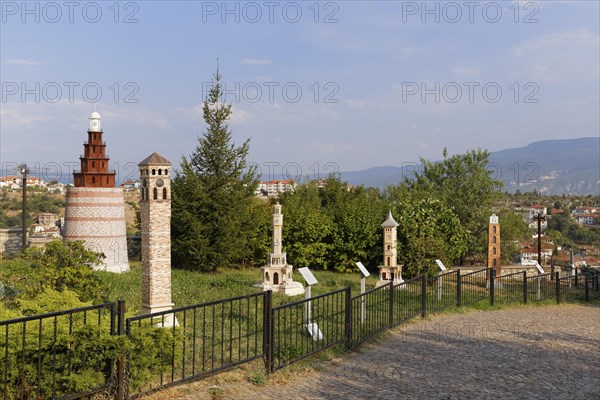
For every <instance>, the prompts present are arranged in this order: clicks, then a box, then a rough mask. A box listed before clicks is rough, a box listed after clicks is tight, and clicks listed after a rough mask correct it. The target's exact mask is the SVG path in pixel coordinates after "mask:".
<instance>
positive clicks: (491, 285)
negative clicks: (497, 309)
mask: <svg viewBox="0 0 600 400" xmlns="http://www.w3.org/2000/svg"><path fill="white" fill-rule="evenodd" d="M494 278H496V271H494V269H490V305H492V306H493V305H494V289H495V286H496V285H495V282H494Z"/></svg>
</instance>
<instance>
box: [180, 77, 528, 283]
mask: <svg viewBox="0 0 600 400" xmlns="http://www.w3.org/2000/svg"><path fill="white" fill-rule="evenodd" d="M222 95H223V88H222V84H221V76H220V74H219V72H218V71H217V73H216V74H215V75H214V81H213V86H212V88H211V90H210V91H209V93H208V95H207V98H206V100H205V102H204V104H203V116H204V121H205V122H206V125H207V129H206V131H205V132H204V133H203V134H202V135H201V136H199V137H198V144H197V146H196V148H195V150H194V151H193V152H192V154H191V155H189V156H182V159H181V169H180V170H179V171H177V173H176V176H175V178H174V179H173V182H172V188H173V189H172V190H173V197H172V224H171V226H172V228H171V232H172V255H173V264H174V266H175V267H179V268H186V269H191V270H198V271H216V270H217V269H219V268H221V267H239V266H259V265H262V264H264V263H265V261H266V257H267V254H268V252H269V249H270V234H271V229H272V228H271V217H270V214H271V206H272V204H273V201H274V200H271V201H270V202H264V201H261V200H260V199H258V198H256V197H255V196H254V190H255V189H256V187H257V184H258V181H259V176H258V175H257V171H256V169H255V168H254V167H253V166H251V165H250V164H249V163H248V162H247V161H246V158H247V156H248V152H249V146H250V145H249V140H246V141H245V142H244V143H242V144H241V145H239V146H236V145H235V144H234V143H233V139H232V135H231V130H230V128H229V125H228V120H229V118H230V117H231V114H232V109H231V104H224V103H223V102H222V101H221V98H222ZM488 158H489V153H488V152H487V151H485V150H471V151H468V152H467V153H465V154H459V155H452V156H449V155H448V154H447V152H446V150H444V153H443V160H442V161H440V162H431V161H429V160H425V159H422V160H421V162H422V163H423V166H424V167H423V170H422V171H421V172H420V173H418V174H417V175H416V177H415V179H412V180H408V179H405V180H404V181H403V182H401V183H399V184H398V185H393V186H388V187H386V188H385V189H384V190H379V189H375V188H365V187H350V186H349V185H348V184H347V183H345V182H342V181H341V179H340V177H339V175H335V174H332V175H330V176H329V177H328V178H327V179H326V180H325V181H324V185H317V182H314V181H308V182H306V183H304V184H301V185H299V186H298V187H297V188H296V189H295V190H294V191H293V192H286V193H283V194H281V195H280V196H279V199H278V201H279V202H280V203H281V204H282V206H283V213H284V227H283V235H284V237H283V240H284V250H285V251H286V252H287V255H288V261H289V262H290V263H291V264H293V265H294V266H296V267H311V268H316V269H326V270H332V271H349V270H352V269H354V268H355V262H357V261H361V262H363V264H365V265H367V266H369V267H370V268H372V269H374V268H375V267H376V266H377V265H379V263H380V260H381V258H382V255H383V244H382V229H381V226H380V225H381V223H382V222H383V221H384V219H385V217H386V216H387V213H388V210H391V211H392V213H393V215H394V217H395V218H396V220H397V222H398V223H399V227H398V258H399V262H400V263H402V264H404V265H405V267H404V268H405V273H406V274H407V276H411V275H417V274H420V273H423V272H430V273H433V271H434V270H435V262H434V260H435V259H436V258H439V259H441V260H443V261H444V262H445V263H448V264H465V263H485V257H486V254H487V226H488V222H489V216H490V215H491V214H492V212H493V211H494V207H495V205H496V204H497V202H498V200H499V199H500V198H501V197H502V191H501V189H502V182H501V181H498V180H494V179H493V178H492V173H491V172H490V171H489V170H488V169H487V164H488ZM322 183H323V182H322ZM498 212H500V218H501V224H502V222H503V220H506V221H507V222H509V225H508V226H507V229H506V230H505V231H502V230H501V232H502V233H503V234H502V239H503V242H504V243H506V249H505V250H506V254H505V257H506V258H507V259H508V258H509V257H511V255H512V254H514V249H511V246H513V247H514V240H515V239H518V238H519V237H523V236H524V235H526V234H527V227H526V225H524V222H523V220H522V218H521V217H520V215H516V214H513V213H512V212H511V211H510V210H508V209H503V210H498ZM523 226H525V228H523ZM504 232H506V233H504ZM503 250H504V249H503ZM503 254H504V253H503Z"/></svg>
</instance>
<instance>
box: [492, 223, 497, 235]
mask: <svg viewBox="0 0 600 400" xmlns="http://www.w3.org/2000/svg"><path fill="white" fill-rule="evenodd" d="M492 232H494V233H496V226H495V225H494V226H492Z"/></svg>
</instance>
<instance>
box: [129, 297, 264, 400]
mask: <svg viewBox="0 0 600 400" xmlns="http://www.w3.org/2000/svg"><path fill="white" fill-rule="evenodd" d="M265 293H266V292H262V293H257V294H251V295H247V296H240V297H235V298H231V299H227V300H220V301H213V302H210V303H204V304H198V305H194V306H188V307H180V308H176V309H173V310H169V311H163V312H159V313H153V314H148V315H139V316H136V317H132V318H128V319H127V320H126V328H125V333H126V335H127V336H129V337H130V338H131V340H132V341H133V342H134V344H136V345H139V347H140V350H142V351H145V352H148V351H150V349H156V350H157V353H156V355H155V356H156V358H155V359H156V362H155V363H154V364H153V365H150V366H147V368H145V369H144V368H139V367H138V366H136V364H137V363H136V360H135V357H136V354H131V355H130V357H129V359H128V362H127V365H128V366H129V368H128V376H129V377H130V382H139V381H141V380H142V379H141V378H142V377H143V376H148V375H151V376H154V377H155V378H154V379H151V380H146V382H145V383H144V384H143V385H136V386H134V387H130V388H129V394H130V395H131V396H137V395H140V394H144V393H148V392H150V391H152V390H155V389H158V388H163V387H167V386H171V385H173V384H178V383H181V382H185V381H188V380H192V379H198V378H200V377H202V376H205V375H209V374H213V373H215V372H218V371H221V370H224V369H227V368H231V367H233V366H236V365H239V364H243V363H246V362H249V361H252V360H254V359H257V358H261V357H263V355H264V343H263V341H264V338H263V332H264V320H263V316H264V314H265V306H266V305H267V304H266V298H265V297H266V296H265ZM269 294H270V293H269ZM157 327H158V328H164V329H162V331H163V332H162V334H161V335H153V334H152V333H153V332H155V331H157V330H156V329H155V328H157ZM165 327H166V328H165ZM142 347H143V348H142ZM149 348H150V349H149ZM147 356H148V354H147V353H146V354H145V358H147Z"/></svg>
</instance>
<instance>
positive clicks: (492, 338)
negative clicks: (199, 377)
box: [152, 304, 600, 400]
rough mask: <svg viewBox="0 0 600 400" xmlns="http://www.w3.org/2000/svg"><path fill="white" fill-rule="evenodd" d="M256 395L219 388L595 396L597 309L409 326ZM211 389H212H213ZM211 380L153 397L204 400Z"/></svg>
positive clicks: (321, 393)
mask: <svg viewBox="0 0 600 400" xmlns="http://www.w3.org/2000/svg"><path fill="white" fill-rule="evenodd" d="M279 374H282V373H281V372H279V373H276V374H275V375H274V376H273V377H271V378H270V379H269V381H268V382H267V384H266V385H265V386H262V387H258V386H254V385H252V384H250V383H249V382H246V381H244V380H240V379H238V381H237V382H226V381H221V382H219V381H217V383H219V385H220V386H221V387H222V388H223V392H224V394H223V397H222V398H223V399H243V400H253V399H282V400H287V399H290V400H292V399H294V400H295V399H390V400H391V399H561V400H563V399H595V398H600V308H599V307H597V306H587V305H574V304H568V305H564V304H563V305H560V306H541V307H516V308H510V309H504V310H495V311H474V312H469V313H456V314H446V315H438V316H434V317H431V318H429V319H426V320H422V321H417V322H415V323H411V324H407V325H405V326H402V327H400V328H397V329H395V330H393V331H392V332H391V333H390V334H389V335H388V336H386V337H385V339H384V340H382V341H380V342H378V343H375V344H366V345H362V346H361V347H359V349H358V350H357V351H356V352H354V353H351V354H349V355H347V356H345V357H343V358H339V359H336V360H333V361H330V362H326V363H325V365H324V366H323V367H322V368H319V371H311V372H308V373H306V372H302V373H300V374H299V375H298V376H295V375H294V373H293V372H289V371H288V372H287V373H286V372H285V370H284V372H283V374H285V376H284V377H283V378H285V379H282V377H281V376H280V377H279V379H278V375H279ZM213 383H214V382H213ZM209 385H210V382H203V381H200V382H197V383H194V384H191V385H187V386H185V387H181V388H174V389H170V390H168V391H164V392H160V393H157V394H155V395H154V396H152V397H153V398H161V399H164V398H170V399H186V400H189V399H205V398H207V399H209V398H210V396H209V395H208V386H209Z"/></svg>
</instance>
